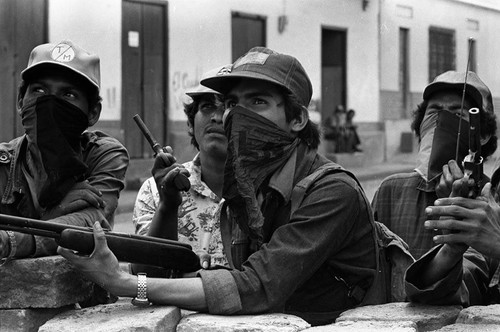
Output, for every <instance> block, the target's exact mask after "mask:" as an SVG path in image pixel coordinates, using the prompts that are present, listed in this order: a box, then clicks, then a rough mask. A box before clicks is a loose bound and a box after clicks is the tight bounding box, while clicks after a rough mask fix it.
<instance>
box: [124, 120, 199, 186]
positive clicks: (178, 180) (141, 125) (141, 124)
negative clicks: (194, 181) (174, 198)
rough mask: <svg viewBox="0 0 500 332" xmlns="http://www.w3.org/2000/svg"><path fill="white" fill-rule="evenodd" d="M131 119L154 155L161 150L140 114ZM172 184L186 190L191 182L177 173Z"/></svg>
mask: <svg viewBox="0 0 500 332" xmlns="http://www.w3.org/2000/svg"><path fill="white" fill-rule="evenodd" d="M133 119H134V121H135V123H136V124H137V126H138V127H139V129H140V130H141V132H142V134H143V135H144V137H146V140H147V141H148V142H149V145H151V148H152V149H153V151H154V152H155V156H156V155H157V154H158V153H160V152H163V149H162V147H161V146H160V144H159V143H158V141H156V140H155V139H154V138H153V134H151V131H149V129H148V127H147V126H146V124H145V123H144V121H142V119H141V116H140V115H139V114H136V115H134V116H133ZM174 185H175V187H176V188H177V190H182V191H188V190H189V188H191V183H190V182H189V179H188V178H187V177H186V176H185V175H184V174H177V176H176V177H175V178H174Z"/></svg>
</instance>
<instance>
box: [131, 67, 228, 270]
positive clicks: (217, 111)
mask: <svg viewBox="0 0 500 332" xmlns="http://www.w3.org/2000/svg"><path fill="white" fill-rule="evenodd" d="M218 70H220V68H217V71H218ZM209 74H211V71H210V72H208V73H207V74H206V75H209ZM186 94H187V95H188V96H189V97H191V98H192V102H191V103H189V104H185V105H184V112H185V113H186V115H187V117H188V127H189V135H190V136H191V143H192V144H193V146H194V147H195V148H196V149H198V150H199V153H198V154H197V155H196V156H195V157H194V159H193V160H192V161H189V162H186V163H184V164H182V167H183V169H184V170H187V171H188V172H189V174H190V176H189V182H190V184H191V187H190V189H189V190H188V191H183V192H181V194H182V203H181V204H180V205H179V213H178V217H179V220H178V227H177V229H178V234H166V235H165V234H159V233H155V231H154V228H153V227H151V225H152V223H154V220H155V219H157V220H158V224H160V223H161V222H162V219H163V218H161V216H160V215H161V213H160V212H158V213H157V210H158V209H159V204H160V193H159V192H158V188H157V185H156V183H155V179H154V178H153V177H151V178H149V179H147V180H146V181H145V182H144V183H143V185H142V187H141V189H140V190H139V193H138V195H137V199H136V202H135V207H134V214H133V222H134V225H135V229H136V233H137V234H141V235H150V236H157V237H166V238H170V239H175V240H177V239H178V240H179V241H181V242H184V243H187V244H189V245H191V246H192V247H193V250H194V251H195V252H197V253H208V254H209V255H210V256H209V257H210V261H211V263H210V261H209V262H207V263H208V265H223V266H227V259H226V256H225V255H224V253H223V250H222V240H221V233H220V224H219V216H220V210H219V202H220V198H219V197H221V192H222V180H223V175H224V162H225V159H226V150H227V139H226V136H225V135H224V128H223V126H222V114H223V112H224V110H223V104H222V97H221V95H220V94H219V93H218V92H216V91H214V90H212V89H209V88H206V87H203V86H201V85H199V86H198V87H196V88H194V89H192V90H189V91H187V92H186ZM155 214H156V218H155ZM207 257H208V256H207Z"/></svg>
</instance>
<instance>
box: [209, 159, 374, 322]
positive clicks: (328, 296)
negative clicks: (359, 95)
mask: <svg viewBox="0 0 500 332" xmlns="http://www.w3.org/2000/svg"><path fill="white" fill-rule="evenodd" d="M327 162H329V161H328V160H327V159H326V158H324V157H322V156H320V155H318V154H316V152H315V151H310V152H309V153H307V154H306V155H305V156H300V157H298V158H297V156H296V155H292V157H291V158H290V160H289V161H288V162H287V163H286V164H285V165H284V166H283V168H281V170H280V171H278V172H277V173H276V174H274V175H273V177H272V178H271V180H270V181H269V184H268V186H267V188H264V190H263V192H264V193H266V194H265V198H264V202H263V203H262V211H263V215H264V218H265V223H264V238H265V239H266V242H267V243H265V244H264V245H262V247H261V248H260V249H258V250H257V251H256V252H254V253H253V254H251V255H250V257H249V258H248V259H247V260H246V262H244V264H243V266H242V268H241V270H237V269H233V270H208V271H201V272H200V275H201V277H202V281H203V287H204V291H205V294H206V298H207V304H208V308H209V312H210V313H212V314H257V313H266V312H285V313H290V314H294V315H297V316H300V317H302V318H304V319H305V320H306V321H308V322H310V323H311V324H313V325H318V324H326V323H330V322H333V321H334V320H335V319H336V318H337V317H338V315H339V314H340V313H341V312H342V311H345V310H347V309H349V308H352V307H354V306H356V305H358V304H359V303H360V301H361V299H360V298H356V297H355V296H353V294H352V292H351V289H352V288H353V287H354V286H355V285H356V286H359V287H362V288H364V289H367V288H368V287H369V286H370V285H371V283H372V281H373V277H374V275H375V267H376V257H375V242H374V235H373V226H372V225H371V224H370V221H369V220H370V216H369V215H368V213H371V209H370V206H368V205H367V204H366V203H365V200H364V198H363V195H364V194H363V192H362V189H361V188H360V187H359V186H358V185H357V183H356V181H355V180H354V179H352V178H351V177H350V176H349V175H347V174H345V173H343V172H339V173H335V174H333V173H330V174H327V175H326V176H324V177H322V178H320V179H319V180H317V181H316V182H314V183H313V184H312V185H311V187H310V188H309V190H308V192H307V194H306V196H305V198H304V200H303V202H302V204H301V205H300V206H299V207H298V208H297V210H296V211H295V212H294V213H293V214H292V215H290V196H291V193H292V189H293V186H294V185H295V184H296V183H298V182H299V181H300V180H301V179H303V178H305V177H306V176H307V175H309V174H311V173H313V172H314V170H316V169H317V168H318V167H319V166H320V165H322V164H325V163H327ZM291 179H293V181H290V180H291ZM223 222H230V223H231V224H232V227H233V230H234V229H237V227H236V222H235V221H234V220H231V219H230V218H229V219H228V220H226V221H224V219H222V220H221V229H222V223H223ZM234 234H235V233H233V240H232V243H235V244H237V242H238V241H239V240H240V239H238V238H236V237H235V236H234ZM223 237H224V233H223ZM224 243H226V242H224ZM228 249H229V248H227V247H226V246H225V250H228Z"/></svg>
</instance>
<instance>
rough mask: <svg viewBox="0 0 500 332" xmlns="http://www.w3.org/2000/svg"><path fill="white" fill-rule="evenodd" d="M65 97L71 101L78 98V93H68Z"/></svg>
mask: <svg viewBox="0 0 500 332" xmlns="http://www.w3.org/2000/svg"><path fill="white" fill-rule="evenodd" d="M64 96H65V97H67V98H71V99H75V98H76V97H77V95H76V93H74V92H66V93H65V94H64Z"/></svg>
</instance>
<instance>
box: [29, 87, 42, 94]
mask: <svg viewBox="0 0 500 332" xmlns="http://www.w3.org/2000/svg"><path fill="white" fill-rule="evenodd" d="M31 92H32V93H37V94H44V93H45V90H44V89H43V88H41V87H33V88H32V89H31Z"/></svg>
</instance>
